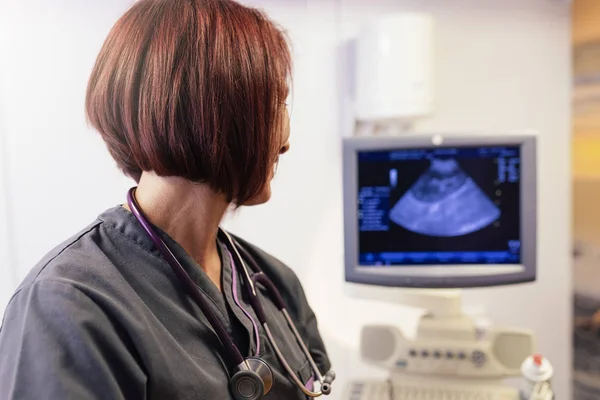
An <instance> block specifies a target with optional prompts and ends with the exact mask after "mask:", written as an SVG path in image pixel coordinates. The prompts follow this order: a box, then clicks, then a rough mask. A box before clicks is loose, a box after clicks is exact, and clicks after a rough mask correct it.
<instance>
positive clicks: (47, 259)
mask: <svg viewBox="0 0 600 400" xmlns="http://www.w3.org/2000/svg"><path fill="white" fill-rule="evenodd" d="M114 212H115V211H114V210H113V209H109V210H107V211H105V212H103V213H102V214H100V216H98V217H97V218H96V219H94V220H93V222H91V223H90V224H88V225H87V226H86V227H85V228H83V229H81V230H80V231H79V232H77V233H75V234H74V235H72V236H71V237H70V238H68V239H67V240H64V241H63V242H62V243H60V244H58V245H57V246H56V247H54V248H53V249H52V250H50V251H49V252H47V253H46V254H45V255H44V256H43V257H42V258H41V259H40V260H39V261H38V262H37V263H36V264H35V265H34V266H33V268H32V269H31V270H30V271H29V272H28V274H27V275H26V276H25V278H24V279H23V280H22V281H21V283H20V285H19V286H18V288H17V292H19V291H20V290H22V289H23V288H27V287H29V286H32V285H35V286H55V285H56V284H59V286H65V287H71V288H72V289H73V290H76V291H79V292H82V293H83V294H90V293H99V292H103V291H107V290H110V287H111V286H114V285H115V283H117V282H118V281H119V279H118V276H119V275H121V274H122V272H123V270H124V266H123V265H121V264H123V263H121V262H120V261H119V260H120V257H119V256H118V253H119V249H118V248H117V247H118V246H117V244H118V243H117V241H119V240H120V237H119V235H118V234H117V233H115V232H113V229H111V228H109V227H107V226H105V225H106V222H105V221H104V219H103V216H104V215H106V214H107V213H108V214H110V213H114ZM121 252H123V253H126V252H127V250H126V249H122V251H121Z"/></svg>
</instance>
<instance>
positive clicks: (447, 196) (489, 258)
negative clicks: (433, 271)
mask: <svg viewBox="0 0 600 400" xmlns="http://www.w3.org/2000/svg"><path fill="white" fill-rule="evenodd" d="M357 157H358V177H357V179H358V187H357V193H356V196H357V203H358V213H357V218H358V224H359V238H358V249H357V250H358V257H359V260H360V264H361V265H363V266H365V265H372V266H380V265H422V264H429V265H436V264H438V265H444V264H466V265H469V264H471V265H477V264H489V263H492V264H518V263H520V261H521V248H520V245H521V232H520V230H519V228H520V215H519V214H520V210H519V203H520V199H519V194H520V190H521V186H520V185H521V182H520V179H519V177H520V169H519V163H520V148H519V147H515V146H510V147H509V146H497V147H487V146H486V147H451V148H422V149H390V150H385V151H360V152H358V154H357Z"/></svg>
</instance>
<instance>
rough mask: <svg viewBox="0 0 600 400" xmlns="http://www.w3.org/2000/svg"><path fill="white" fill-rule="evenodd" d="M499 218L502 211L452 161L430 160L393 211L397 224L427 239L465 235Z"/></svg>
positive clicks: (453, 160) (391, 213)
mask: <svg viewBox="0 0 600 400" xmlns="http://www.w3.org/2000/svg"><path fill="white" fill-rule="evenodd" d="M392 171H396V170H395V169H393V170H392ZM391 183H394V182H391ZM390 186H392V188H393V187H394V186H393V185H390ZM499 217H500V209H499V208H498V207H497V206H496V205H495V204H494V203H493V202H492V200H491V199H490V198H489V197H488V196H486V194H485V193H484V192H483V191H482V190H481V189H480V188H479V186H478V185H477V184H476V183H475V181H474V180H473V179H471V177H469V176H468V175H467V174H466V173H465V172H464V171H463V169H462V168H461V167H460V165H459V164H458V162H457V161H456V160H455V159H453V158H449V159H444V158H433V159H431V166H430V167H429V169H427V170H426V171H425V172H424V173H423V174H422V175H421V176H420V177H419V179H417V181H416V182H415V184H414V185H412V186H411V188H410V189H409V190H408V191H407V192H406V193H405V194H404V195H403V196H402V197H401V198H400V200H398V202H397V203H396V204H395V205H394V206H393V208H392V210H391V211H390V219H391V220H392V221H393V222H394V223H396V224H398V225H400V226H402V227H404V228H405V229H407V230H409V231H412V232H415V233H421V234H423V235H428V236H459V235H465V234H467V233H471V232H475V231H478V230H480V229H482V228H484V227H486V226H488V225H489V224H491V223H492V222H494V221H496V220H497V219H498V218H499Z"/></svg>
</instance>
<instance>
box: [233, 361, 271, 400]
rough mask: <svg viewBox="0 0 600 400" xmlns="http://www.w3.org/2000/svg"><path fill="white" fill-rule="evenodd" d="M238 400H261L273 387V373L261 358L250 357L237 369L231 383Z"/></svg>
mask: <svg viewBox="0 0 600 400" xmlns="http://www.w3.org/2000/svg"><path fill="white" fill-rule="evenodd" d="M229 385H230V388H231V393H233V396H234V397H235V399H236V400H259V399H262V398H263V396H264V395H266V394H267V393H269V392H270V391H271V388H272V387H273V372H272V371H271V368H269V366H268V365H267V363H265V362H264V361H263V360H261V359H260V358H255V357H249V358H246V359H245V360H244V362H243V363H242V364H240V365H239V366H238V368H237V372H235V373H234V374H233V376H232V377H231V380H230V382H229Z"/></svg>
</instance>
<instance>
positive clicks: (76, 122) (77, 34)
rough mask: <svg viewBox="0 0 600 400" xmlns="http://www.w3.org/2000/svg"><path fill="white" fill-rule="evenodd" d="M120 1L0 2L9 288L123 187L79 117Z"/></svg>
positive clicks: (0, 96)
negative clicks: (88, 83) (10, 274)
mask: <svg viewBox="0 0 600 400" xmlns="http://www.w3.org/2000/svg"><path fill="white" fill-rule="evenodd" d="M127 3H128V2H127V1H123V0H108V1H107V0H103V1H101V2H99V1H95V0H84V1H82V0H53V1H45V0H25V1H5V2H2V1H0V54H1V55H0V130H1V133H2V135H3V139H4V140H3V141H2V142H0V143H2V144H3V145H4V149H3V153H0V154H3V155H5V157H8V159H7V160H6V159H3V160H2V165H3V166H4V167H5V171H4V177H5V178H6V179H5V180H6V185H7V186H8V187H9V188H10V196H8V199H7V200H8V203H9V206H10V210H9V212H8V217H9V218H10V220H9V222H12V224H10V225H9V228H10V229H11V231H10V232H9V237H10V245H11V246H10V247H11V248H10V249H9V250H10V251H9V252H2V253H0V254H2V255H3V258H2V259H1V261H3V264H5V263H8V264H10V267H11V269H12V270H13V275H14V276H15V278H14V280H15V281H20V280H21V279H22V278H23V277H24V276H25V274H26V273H27V272H28V271H29V269H30V268H31V267H32V266H33V265H34V264H35V263H36V262H37V261H38V260H39V259H40V258H41V257H42V256H43V255H44V254H45V253H46V252H48V251H49V250H50V249H51V248H52V247H54V246H56V245H57V244H58V243H60V242H61V241H63V240H65V239H67V238H68V237H70V236H71V235H73V234H75V233H76V232H77V231H78V230H80V229H82V228H83V227H85V226H86V225H87V224H89V223H91V222H92V221H93V220H94V219H95V217H96V216H97V215H98V214H99V211H101V210H104V209H106V208H108V207H111V206H113V205H115V204H117V203H118V202H119V201H121V200H122V199H123V198H124V197H123V196H124V194H125V190H126V188H127V187H128V186H129V185H130V183H129V182H127V181H126V180H125V179H124V178H122V177H121V174H120V173H119V172H118V171H117V169H116V167H115V166H114V163H113V162H112V159H110V157H109V156H108V153H107V152H106V150H105V148H104V145H103V143H102V142H101V140H100V138H99V136H98V135H97V134H96V133H95V132H94V131H92V130H90V129H88V128H87V125H86V122H85V116H84V98H85V89H86V83H87V78H88V75H89V73H90V71H91V68H92V65H93V63H94V61H95V57H96V55H97V53H98V51H99V50H100V47H101V45H102V43H103V41H104V39H105V37H106V35H107V33H108V31H109V30H110V28H111V26H112V25H113V24H114V22H115V21H116V19H117V18H118V17H119V16H120V14H121V13H122V12H123V11H124V10H125V8H126V7H127ZM0 205H1V203H0ZM0 211H2V210H1V209H0ZM4 214H6V213H0V215H2V216H3V215H4ZM0 221H1V220H0ZM0 235H1V232H0ZM0 238H3V236H0ZM4 243H6V241H5V240H3V241H2V244H4ZM0 250H3V247H2V246H0ZM6 257H8V259H7V260H6V261H5V260H4V258H6ZM0 271H2V270H0ZM4 276H5V275H4V274H3V276H2V281H3V282H6V281H5V279H4ZM13 290H14V289H13ZM11 291H12V290H11ZM2 299H4V300H7V297H6V290H3V292H2V293H1V295H0V301H2ZM3 305H4V304H3V303H1V302H0V306H3Z"/></svg>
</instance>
